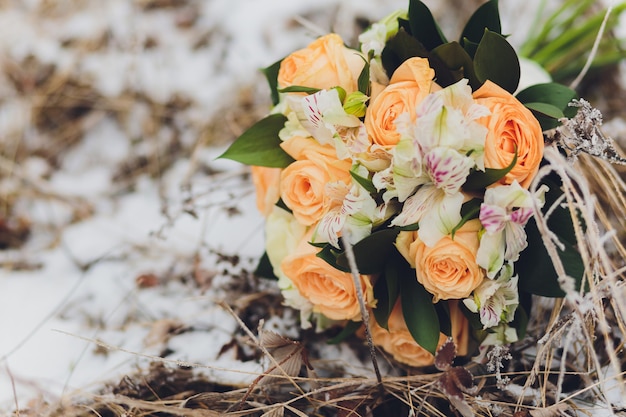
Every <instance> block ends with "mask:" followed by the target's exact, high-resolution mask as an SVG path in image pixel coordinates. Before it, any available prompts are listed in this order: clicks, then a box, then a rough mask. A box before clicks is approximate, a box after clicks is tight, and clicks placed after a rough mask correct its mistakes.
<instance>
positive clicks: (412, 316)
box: [399, 261, 440, 355]
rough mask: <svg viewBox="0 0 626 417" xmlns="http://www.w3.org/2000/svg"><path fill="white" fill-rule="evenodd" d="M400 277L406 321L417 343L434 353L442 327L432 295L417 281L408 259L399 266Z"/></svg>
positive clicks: (401, 297)
mask: <svg viewBox="0 0 626 417" xmlns="http://www.w3.org/2000/svg"><path fill="white" fill-rule="evenodd" d="M399 277H400V279H399V281H400V302H401V303H402V314H403V315H404V321H405V323H406V325H407V327H408V329H409V332H410V333H411V336H413V339H415V341H416V342H417V344H419V345H420V346H421V347H423V348H424V349H426V350H427V351H429V352H430V353H432V354H433V355H434V354H435V352H436V350H437V344H438V342H439V330H440V329H439V318H438V317H437V311H436V310H435V306H434V305H433V302H432V295H431V294H429V293H428V291H426V289H425V288H424V287H423V286H422V284H420V283H419V282H417V279H416V277H415V270H414V269H412V268H411V267H410V266H409V264H408V263H406V261H404V262H403V263H402V264H401V267H399Z"/></svg>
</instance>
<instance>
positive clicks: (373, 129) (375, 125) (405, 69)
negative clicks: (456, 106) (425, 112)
mask: <svg viewBox="0 0 626 417" xmlns="http://www.w3.org/2000/svg"><path fill="white" fill-rule="evenodd" d="M434 76H435V71H434V70H433V69H432V68H430V66H429V64H428V59H426V58H410V59H408V60H406V61H404V62H403V63H402V65H400V67H398V69H397V70H396V71H395V72H394V73H393V75H392V77H391V80H390V81H389V85H388V86H387V87H385V88H384V89H383V90H382V91H381V92H380V93H378V94H376V95H373V96H372V97H371V99H370V105H369V106H368V108H367V112H366V114H365V127H366V128H367V132H368V134H369V135H370V139H371V141H372V142H373V143H375V144H378V145H381V146H393V145H395V144H397V143H398V142H399V141H400V134H399V133H398V132H397V131H396V124H395V122H396V118H397V117H398V116H399V115H400V114H402V113H406V112H408V113H409V115H410V117H411V120H412V121H415V119H416V113H415V110H416V109H417V106H418V104H419V103H421V102H422V100H424V98H425V97H426V96H427V95H428V94H430V93H431V92H433V91H435V89H439V86H437V84H435V83H434V82H433V77H434Z"/></svg>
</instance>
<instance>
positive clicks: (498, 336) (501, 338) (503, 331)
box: [481, 323, 519, 346]
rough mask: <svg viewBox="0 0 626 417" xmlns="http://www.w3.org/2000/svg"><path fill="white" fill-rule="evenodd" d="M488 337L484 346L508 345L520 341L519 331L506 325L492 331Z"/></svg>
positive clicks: (501, 324) (484, 341)
mask: <svg viewBox="0 0 626 417" xmlns="http://www.w3.org/2000/svg"><path fill="white" fill-rule="evenodd" d="M490 330H491V331H490V332H489V334H488V335H487V337H486V338H485V339H484V340H483V341H482V343H481V345H482V346H494V345H508V344H511V343H515V342H517V341H518V340H519V338H518V337H517V330H515V329H514V328H513V327H511V326H509V325H508V324H505V323H500V325H499V326H497V327H494V328H492V329H490Z"/></svg>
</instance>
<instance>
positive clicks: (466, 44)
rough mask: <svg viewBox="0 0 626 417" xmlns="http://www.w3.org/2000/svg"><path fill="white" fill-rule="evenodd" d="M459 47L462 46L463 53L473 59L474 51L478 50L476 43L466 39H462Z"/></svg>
mask: <svg viewBox="0 0 626 417" xmlns="http://www.w3.org/2000/svg"><path fill="white" fill-rule="evenodd" d="M461 45H463V49H464V50H465V52H467V54H468V55H469V56H470V57H472V59H473V58H474V56H475V55H476V50H477V49H478V42H472V41H470V40H469V39H467V38H462V39H461Z"/></svg>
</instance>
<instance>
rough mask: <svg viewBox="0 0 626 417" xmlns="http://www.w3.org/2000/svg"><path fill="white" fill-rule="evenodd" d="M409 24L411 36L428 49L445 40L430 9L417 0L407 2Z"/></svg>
mask: <svg viewBox="0 0 626 417" xmlns="http://www.w3.org/2000/svg"><path fill="white" fill-rule="evenodd" d="M409 24H410V25H411V34H412V35H413V37H414V38H415V39H417V40H418V41H420V42H421V43H422V44H423V45H424V46H425V47H426V49H427V50H429V51H430V50H431V49H434V48H436V47H438V46H439V45H441V44H444V43H446V42H447V40H446V38H445V36H443V33H442V32H441V29H440V28H439V25H437V22H435V18H434V17H433V15H432V13H431V12H430V9H429V8H428V6H426V5H425V4H424V3H422V2H421V1H419V0H410V2H409Z"/></svg>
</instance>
